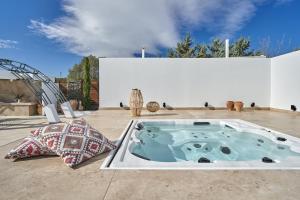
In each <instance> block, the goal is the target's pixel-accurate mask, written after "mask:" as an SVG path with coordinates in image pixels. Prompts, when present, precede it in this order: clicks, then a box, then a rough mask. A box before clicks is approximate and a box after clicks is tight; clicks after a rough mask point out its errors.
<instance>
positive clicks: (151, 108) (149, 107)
mask: <svg viewBox="0 0 300 200" xmlns="http://www.w3.org/2000/svg"><path fill="white" fill-rule="evenodd" d="M146 107H147V110H148V111H149V112H157V111H158V110H159V109H160V107H159V103H157V102H156V101H150V102H148V103H147V105H146Z"/></svg>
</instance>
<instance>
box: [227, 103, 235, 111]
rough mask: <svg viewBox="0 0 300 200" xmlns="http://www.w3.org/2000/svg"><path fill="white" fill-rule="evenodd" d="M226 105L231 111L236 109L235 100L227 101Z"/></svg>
mask: <svg viewBox="0 0 300 200" xmlns="http://www.w3.org/2000/svg"><path fill="white" fill-rule="evenodd" d="M226 107H227V110H229V111H232V110H234V102H233V101H227V103H226Z"/></svg>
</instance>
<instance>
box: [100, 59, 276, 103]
mask: <svg viewBox="0 0 300 200" xmlns="http://www.w3.org/2000/svg"><path fill="white" fill-rule="evenodd" d="M99 66H100V67H99V73H100V107H118V106H119V103H120V102H123V103H125V104H127V105H128V100H129V95H130V92H131V89H132V88H139V89H141V90H142V92H143V96H144V102H145V103H146V102H148V101H150V100H155V101H158V102H159V103H162V102H166V103H167V104H169V105H170V106H173V107H203V106H204V102H209V104H210V105H212V106H215V107H225V104H226V101H227V100H241V101H243V102H245V106H247V107H249V106H250V103H251V102H255V103H256V104H257V105H258V106H261V107H269V105H270V82H271V80H270V59H267V58H227V59H226V58H205V59H200V58H194V59H193V58H186V59H174V58H172V59H170V58H145V59H141V58H101V59H100V60H99Z"/></svg>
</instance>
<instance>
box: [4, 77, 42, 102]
mask: <svg viewBox="0 0 300 200" xmlns="http://www.w3.org/2000/svg"><path fill="white" fill-rule="evenodd" d="M35 84H36V86H37V87H38V88H41V82H39V81H36V83H35ZM17 95H19V96H22V97H21V102H34V103H35V102H37V99H36V97H35V95H34V93H33V92H32V91H31V90H30V89H29V88H28V87H27V85H26V84H25V83H24V81H23V80H4V79H2V80H0V102H5V103H12V102H17V99H16V97H17Z"/></svg>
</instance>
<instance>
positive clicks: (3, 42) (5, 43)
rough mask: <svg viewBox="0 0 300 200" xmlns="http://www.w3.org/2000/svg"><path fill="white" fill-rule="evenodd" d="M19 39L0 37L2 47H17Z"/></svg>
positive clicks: (0, 47) (0, 46)
mask: <svg viewBox="0 0 300 200" xmlns="http://www.w3.org/2000/svg"><path fill="white" fill-rule="evenodd" d="M17 44H18V42H17V41H14V40H3V39H0V49H15V48H16V45H17Z"/></svg>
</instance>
